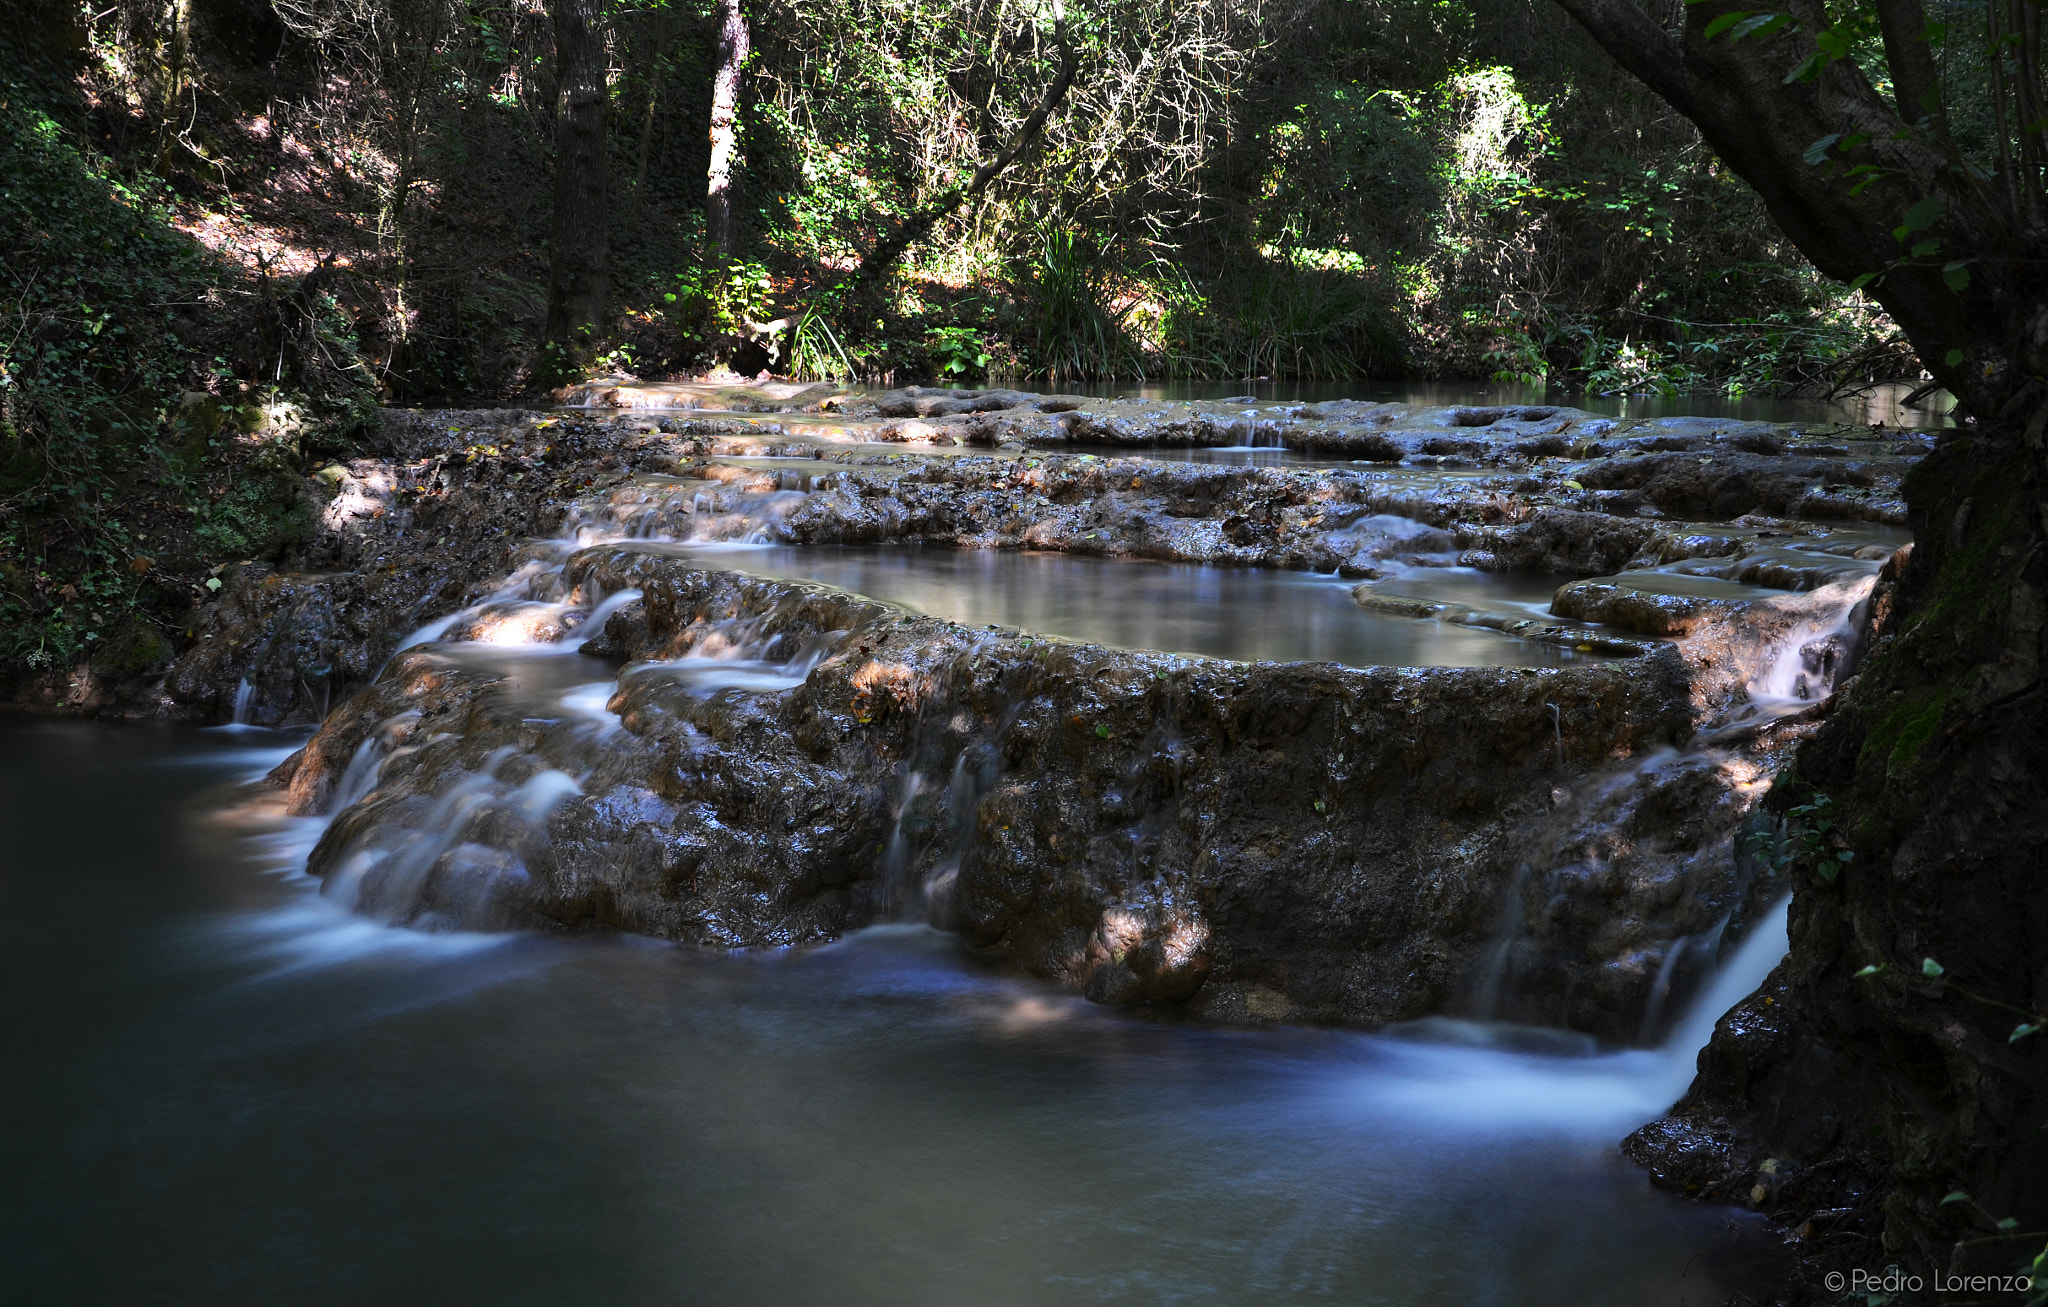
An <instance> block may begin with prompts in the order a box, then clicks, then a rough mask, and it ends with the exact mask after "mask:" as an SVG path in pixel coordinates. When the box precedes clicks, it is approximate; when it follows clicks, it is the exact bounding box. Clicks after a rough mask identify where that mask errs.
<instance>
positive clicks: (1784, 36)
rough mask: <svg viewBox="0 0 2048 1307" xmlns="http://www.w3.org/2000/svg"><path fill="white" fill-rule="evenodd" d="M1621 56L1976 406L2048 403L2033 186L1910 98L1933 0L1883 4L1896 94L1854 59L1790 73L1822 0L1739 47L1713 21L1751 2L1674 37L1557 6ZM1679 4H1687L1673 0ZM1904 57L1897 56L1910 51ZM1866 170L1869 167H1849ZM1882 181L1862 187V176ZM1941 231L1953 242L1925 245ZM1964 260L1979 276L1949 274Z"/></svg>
mask: <svg viewBox="0 0 2048 1307" xmlns="http://www.w3.org/2000/svg"><path fill="white" fill-rule="evenodd" d="M1558 3H1559V4H1560V5H1561V6H1562V7H1563V8H1564V9H1565V10H1566V12H1568V13H1570V14H1571V15H1572V16H1573V17H1574V18H1576V19H1578V20H1579V22H1580V23H1581V24H1582V25H1583V26H1584V27H1585V28H1586V29H1587V31H1589V32H1590V33H1591V34H1592V35H1593V38H1594V39H1595V40H1596V41H1598V42H1599V43H1600V44H1601V45H1602V46H1603V47H1604V48H1605V49H1606V50H1607V51H1608V53H1610V54H1612V55H1613V56H1614V57H1615V59H1616V60H1617V61H1618V62H1620V63H1621V65H1622V66H1623V67H1624V68H1626V69H1628V71H1630V72H1631V73H1633V74H1635V75H1636V76H1637V77H1639V78H1641V79H1642V80H1643V81H1644V82H1645V83H1647V84H1648V85H1649V87H1650V89H1651V90H1653V91H1655V92H1657V94H1658V95H1660V96H1662V97H1663V98H1664V99H1665V100H1666V101H1668V102H1669V103H1670V104H1671V106H1672V107H1673V108H1675V109H1677V110H1678V111H1679V112H1680V113H1683V114H1684V115H1685V116H1686V117H1688V118H1690V119H1691V120H1692V121H1693V122H1694V123H1695V124H1697V125H1698V127H1699V129H1700V132H1701V134H1702V135H1704V136H1705V137H1706V138H1707V142H1708V144H1710V145H1711V146H1713V148H1714V151H1715V153H1717V154H1719V155H1720V156H1721V157H1722V158H1723V159H1724V160H1726V161H1727V163H1728V166H1729V167H1731V168H1732V169H1734V170H1735V172H1736V173H1737V175H1739V176H1740V177H1742V179H1743V180H1744V181H1746V182H1748V183H1749V184H1750V185H1751V186H1753V187H1755V188H1756V191H1757V194H1758V195H1760V196H1761V197H1762V198H1763V201H1764V204H1765V206H1766V207H1767V208H1768V209H1769V210H1770V214H1771V217H1772V218H1773V219H1774V220H1775V221H1776V222H1777V223H1778V225H1779V226H1780V227H1781V228H1782V229H1783V230H1784V232H1785V234H1786V235H1787V236H1788V237H1790V238H1791V240H1792V242H1793V244H1795V245H1797V246H1798V247H1799V250H1800V252H1801V253H1802V254H1804V255H1806V257H1807V258H1808V259H1810V260H1812V261H1813V265H1814V266H1815V267H1816V268H1819V269H1820V270H1821V271H1822V272H1824V273H1826V274H1827V275H1828V276H1830V277H1836V278H1839V279H1841V280H1843V281H1854V280H1855V279H1857V278H1859V277H1864V276H1870V277H1873V278H1874V280H1873V281H1872V282H1871V283H1870V284H1869V287H1868V289H1869V293H1870V294H1871V295H1872V296H1873V297H1874V298H1876V299H1877V301H1878V302H1879V303H1881V304H1883V305H1884V307H1885V308H1886V310H1887V311H1888V312H1890V313H1891V315H1892V317H1893V318H1894V319H1895V320H1896V321H1897V322H1898V324H1899V326H1900V327H1901V328H1902V329H1903V330H1904V331H1905V332H1906V334H1907V336H1908V337H1909V338H1910V339H1911V340H1912V342H1913V347H1914V348H1915V349H1916V350H1917V351H1919V354H1920V358H1921V361H1922V362H1923V363H1924V364H1925V365H1926V366H1927V368H1928V369H1929V370H1930V371H1931V372H1932V373H1933V374H1934V376H1935V378H1936V379H1937V380H1939V381H1940V382H1941V383H1942V384H1943V385H1944V386H1945V387H1947V388H1948V389H1949V390H1950V391H1951V392H1952V393H1953V394H1954V395H1955V396H1956V397H1957V399H1958V400H1960V401H1961V403H1962V404H1963V406H1964V407H1965V409H1966V410H1967V411H1968V412H1970V413H1972V414H1974V415H1975V416H1977V417H1978V418H1980V419H1981V420H1985V421H1992V420H1997V419H2002V418H2013V417H2020V416H2024V415H2026V414H2029V413H2031V412H2032V411H2034V410H2035V409H2038V408H2039V407H2040V406H2041V405H2042V404H2044V403H2048V381H2044V380H2043V378H2044V377H2048V262H2044V256H2048V239H2044V235H2043V232H2042V231H2041V228H2040V226H2039V224H2038V223H2030V222H2027V221H2025V220H2024V217H2023V213H2024V209H2025V208H2026V204H2025V203H2024V202H2022V203H2020V204H2018V205H2015V204H2014V203H2012V202H2011V201H2012V200H2013V199H2021V200H2022V201H2023V200H2024V197H2023V196H2022V195H2020V192H2021V191H2023V190H2024V189H2025V187H2023V186H2019V185H2017V184H2016V186H2015V193H2014V195H2013V196H2007V195H2006V194H2004V192H2003V190H2002V189H2001V188H2000V187H1999V186H1998V185H1996V184H1994V183H1992V182H1989V181H1987V180H1986V179H1984V178H1982V177H1980V176H1978V175H1977V173H1976V170H1975V169H1974V168H1972V167H1971V166H1970V165H1968V164H1967V163H1965V162H1964V161H1963V160H1962V159H1961V157H1960V156H1959V155H1958V154H1956V153H1955V151H1954V149H1953V147H1952V145H1951V144H1950V143H1949V142H1948V140H1947V136H1946V131H1945V128H1944V127H1943V125H1942V123H1943V119H1944V117H1945V115H1943V114H1942V113H1941V111H1940V108H1939V105H1938V104H1937V105H1936V106H1935V108H1934V111H1933V113H1932V114H1931V115H1930V121H1929V125H1928V127H1927V128H1926V129H1924V130H1922V129H1917V128H1916V126H1915V124H1916V122H1917V119H1918V118H1919V116H1920V113H1919V112H1915V111H1913V110H1909V112H1913V113H1914V117H1913V119H1902V118H1901V117H1900V114H1899V112H1898V107H1897V106H1898V105H1899V104H1900V103H1910V102H1915V101H1917V100H1918V99H1920V98H1921V97H1923V96H1926V95H1928V94H1929V93H1930V91H1932V90H1933V85H1932V83H1933V73H1932V63H1931V59H1930V56H1929V53H1928V47H1927V45H1926V43H1925V40H1924V37H1920V38H1918V39H1916V37H1915V36H1909V35H1908V32H1911V33H1913V34H1920V33H1922V31H1923V29H1924V27H1925V21H1924V18H1923V16H1922V13H1921V9H1920V5H1919V3H1918V0H1879V2H1878V3H1877V4H1876V5H1875V8H1876V9H1877V10H1878V12H1879V14H1880V15H1881V16H1883V15H1889V17H1888V18H1885V19H1884V21H1883V23H1882V26H1883V28H1884V29H1885V31H1886V32H1887V33H1890V34H1893V35H1895V36H1896V39H1892V36H1888V37H1887V42H1886V44H1887V53H1888V56H1889V57H1890V62H1891V64H1892V67H1893V74H1892V77H1893V82H1894V90H1895V95H1896V97H1897V98H1896V100H1887V99H1886V98H1885V97H1884V96H1883V95H1881V94H1879V93H1878V91H1877V89H1876V88H1875V87H1874V86H1872V85H1871V82H1870V80H1869V79H1868V78H1867V77H1865V76H1864V74H1863V72H1862V71H1861V69H1860V68H1859V67H1858V66H1857V64H1856V62H1855V61H1854V60H1853V59H1837V60H1834V61H1831V62H1828V63H1826V64H1825V66H1824V67H1822V68H1821V69H1820V70H1819V72H1818V74H1817V75H1815V76H1812V77H1810V78H1808V79H1806V80H1798V79H1796V78H1795V79H1794V80H1790V81H1788V80H1787V78H1788V76H1790V75H1792V74H1794V73H1796V72H1797V70H1798V69H1799V68H1800V67H1801V66H1802V64H1804V63H1805V62H1806V61H1807V60H1808V59H1809V58H1810V57H1811V56H1812V55H1813V53H1814V49H1815V42H1814V36H1813V33H1814V32H1816V31H1819V30H1821V29H1824V28H1826V27H1827V26H1828V19H1827V16H1826V14H1825V12H1824V11H1823V10H1822V9H1821V7H1820V5H1819V4H1818V3H1817V0H1796V2H1795V3H1793V4H1791V5H1790V6H1788V9H1789V12H1790V14H1791V15H1792V16H1793V17H1796V18H1797V19H1798V20H1799V22H1800V24H1801V26H1799V27H1798V28H1796V29H1794V30H1788V31H1780V32H1778V33H1776V34H1774V35H1769V36H1762V37H1752V38H1751V39H1749V40H1746V41H1735V40H1731V39H1730V37H1729V35H1728V34H1727V33H1726V32H1725V31H1723V32H1721V33H1719V34H1717V35H1716V36H1714V37H1711V38H1710V37H1708V36H1707V35H1706V32H1707V30H1708V28H1709V27H1710V26H1712V25H1713V24H1714V22H1715V20H1716V19H1719V18H1721V17H1723V16H1724V15H1729V14H1736V13H1741V12H1745V11H1743V10H1741V9H1739V8H1738V5H1737V3H1735V0H1702V3H1697V4H1689V5H1686V6H1684V7H1683V10H1682V13H1683V22H1684V27H1683V29H1682V30H1681V31H1680V32H1678V33H1677V34H1673V33H1672V32H1668V31H1666V30H1665V28H1664V27H1663V26H1662V25H1661V24H1660V23H1659V22H1658V21H1657V20H1656V19H1655V18H1653V17H1652V16H1651V15H1650V13H1649V11H1647V10H1645V9H1644V8H1642V6H1641V5H1640V4H1639V3H1638V2H1637V0H1558ZM1674 8H1677V7H1676V6H1674ZM1894 51H1895V53H1894ZM1859 167H1867V168H1868V169H1870V171H1867V172H1862V173H1851V171H1850V170H1851V169H1855V168H1859ZM1873 177H1875V178H1876V180H1875V181H1870V184H1868V185H1866V186H1864V187H1863V188H1862V189H1860V190H1859V189H1857V183H1858V182H1863V181H1869V180H1870V179H1871V178H1873ZM1923 201H1937V202H1939V203H1940V205H1941V206H1942V207H1941V212H1940V216H1939V218H1938V219H1937V220H1936V221H1935V222H1934V223H1933V224H1932V225H1931V226H1929V227H1924V228H1921V229H1919V230H1914V231H1906V232H1903V233H1901V228H1903V227H1904V226H1905V225H1906V219H1907V215H1908V214H1909V213H1911V212H1913V210H1914V207H1915V206H1916V205H1919V204H1921V203H1922V202H1923ZM1929 238H1939V239H1940V240H1941V242H1942V248H1941V250H1940V251H1938V252H1933V253H1929V254H1925V255H1917V256H1916V255H1914V254H1913V253H1912V251H1913V249H1914V248H1915V247H1916V246H1918V245H1920V244H1921V243H1922V242H1923V241H1925V240H1927V239H1929ZM1952 263H1962V264H1964V267H1963V269H1961V271H1964V272H1966V273H1967V277H1968V280H1967V284H1965V285H1964V286H1963V287H1962V288H1961V289H1956V288H1954V287H1952V285H1951V284H1950V281H1951V280H1952V279H1953V278H1954V277H1955V271H1953V270H1950V269H1949V265H1950V264H1952Z"/></svg>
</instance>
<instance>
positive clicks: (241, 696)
mask: <svg viewBox="0 0 2048 1307" xmlns="http://www.w3.org/2000/svg"><path fill="white" fill-rule="evenodd" d="M255 707H256V686H255V684H254V682H252V681H250V679H249V678H248V677H246V676H244V677H243V678H242V683H241V684H240V685H238V686H236V687H235V712H234V715H233V716H232V717H230V718H229V719H228V720H229V721H230V722H231V723H233V724H234V725H236V726H247V725H249V724H250V721H249V717H250V714H251V713H252V712H253V711H254V709H255Z"/></svg>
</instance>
